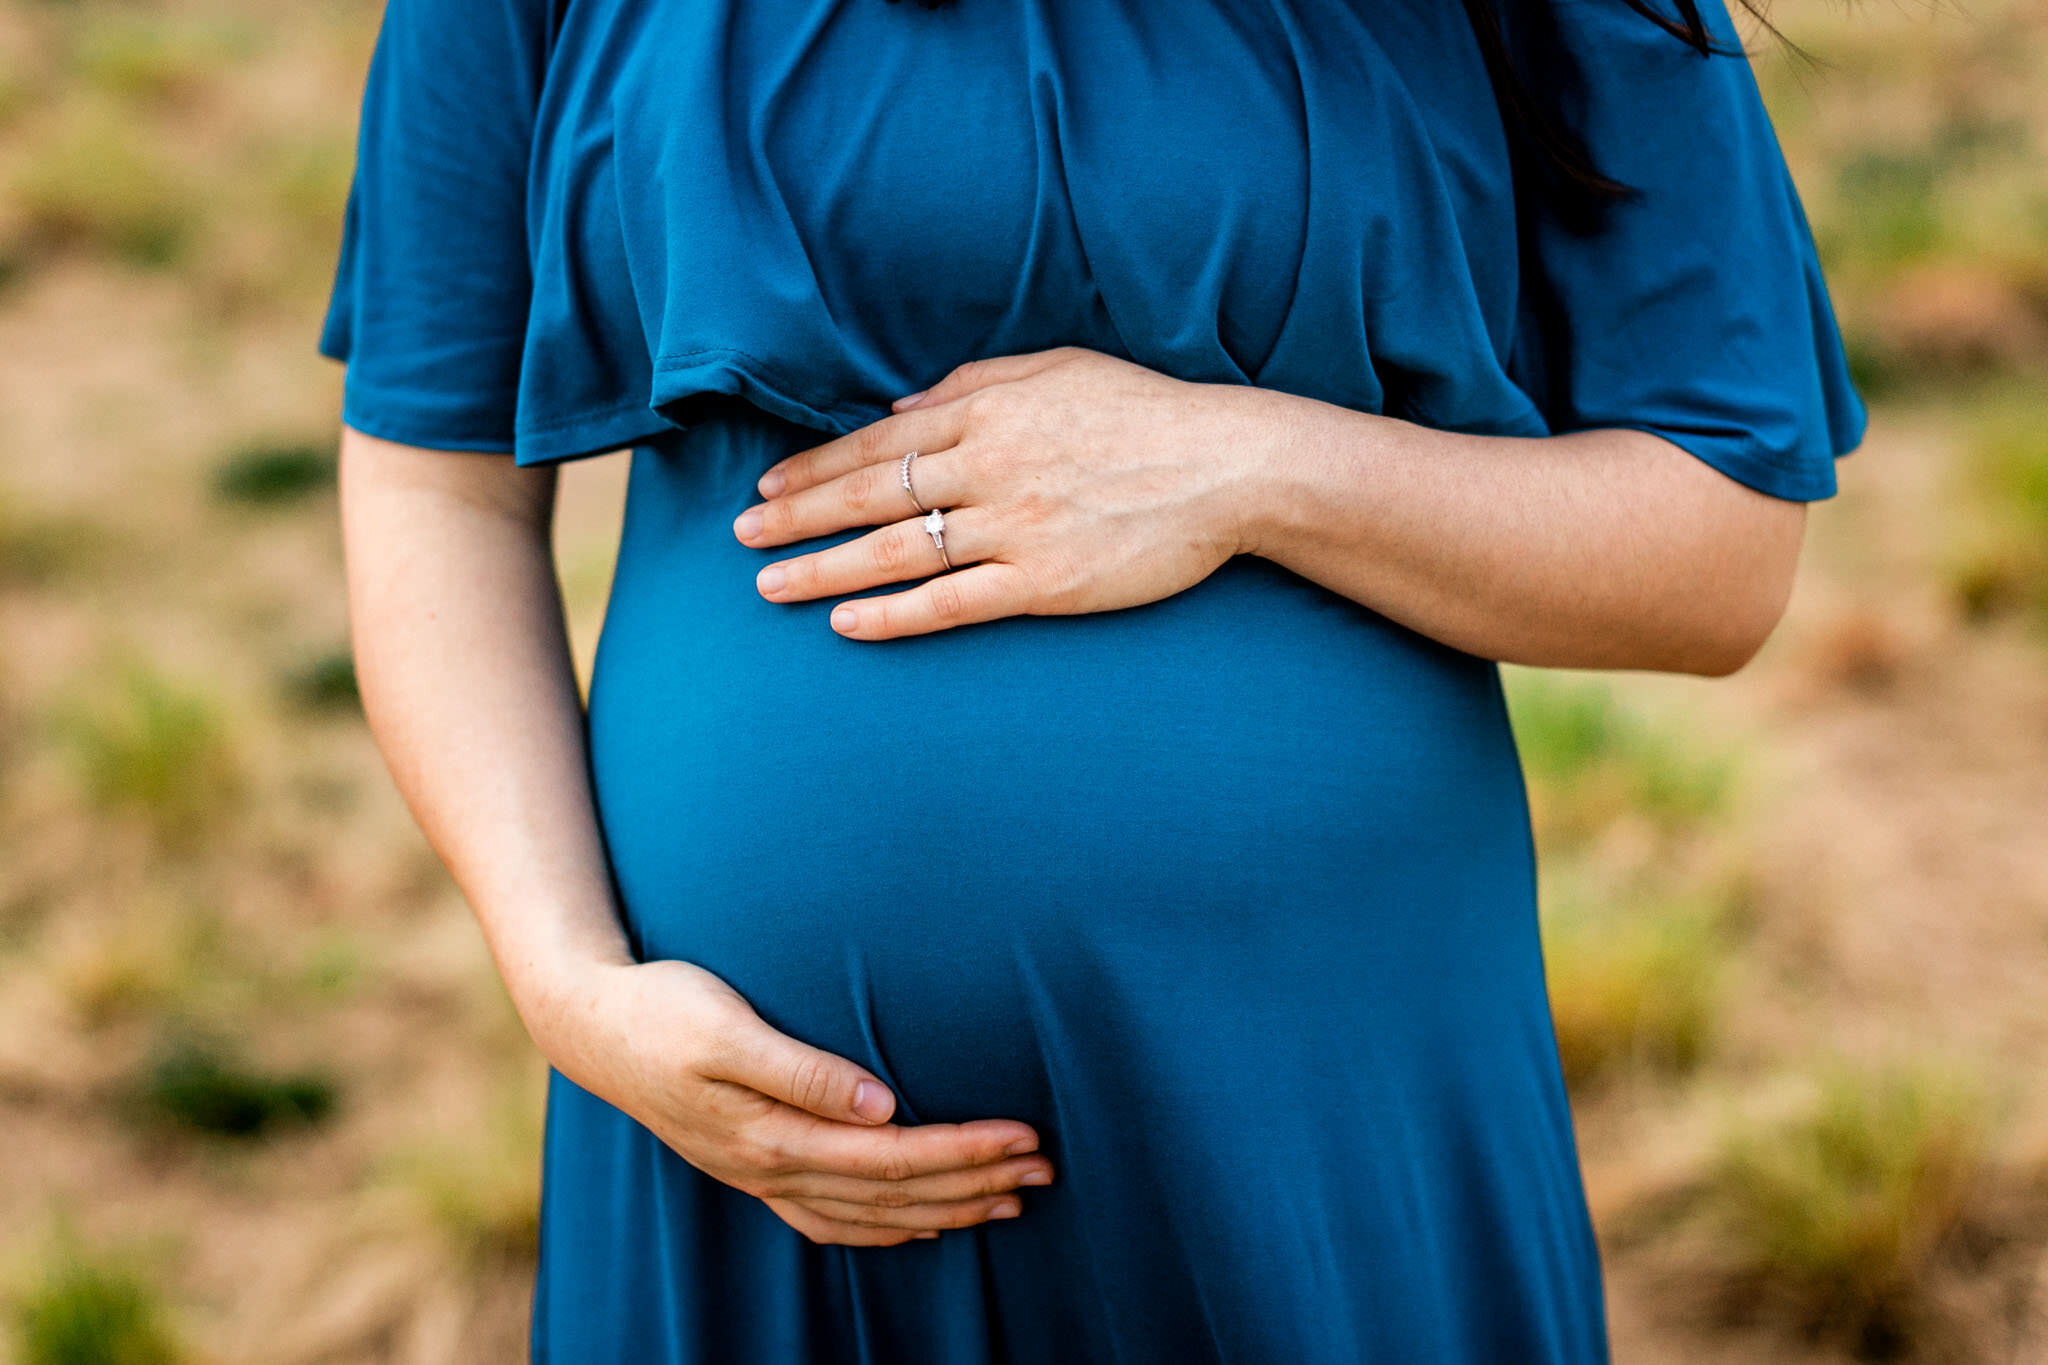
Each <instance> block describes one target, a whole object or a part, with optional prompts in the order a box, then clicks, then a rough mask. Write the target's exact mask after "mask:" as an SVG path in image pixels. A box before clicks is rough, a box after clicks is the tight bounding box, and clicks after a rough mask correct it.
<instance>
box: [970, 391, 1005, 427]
mask: <svg viewBox="0 0 2048 1365" xmlns="http://www.w3.org/2000/svg"><path fill="white" fill-rule="evenodd" d="M1009 404H1010V395H1009V393H1008V391H1007V390H1006V389H1005V387H1004V386H1003V385H1001V384H994V385H991V386H989V387H988V388H985V389H976V390H975V391H974V392H973V393H970V394H968V395H967V398H966V400H965V401H964V402H963V403H962V404H961V410H962V411H963V412H964V413H965V414H966V415H967V418H968V420H969V421H972V422H977V423H980V422H994V423H1000V422H1001V421H1002V419H1003V417H1004V415H1005V414H1006V413H1007V412H1008V411H1009Z"/></svg>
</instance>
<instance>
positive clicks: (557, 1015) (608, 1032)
mask: <svg viewBox="0 0 2048 1365" xmlns="http://www.w3.org/2000/svg"><path fill="white" fill-rule="evenodd" d="M528 994H529V997H530V998H529V999H526V1000H522V1001H520V1002H519V1003H520V1015H521V1017H522V1018H523V1019H524V1020H525V1022H526V1026H527V1030H528V1032H529V1033H531V1034H532V1035H533V1039H534V1042H535V1043H536V1044H537V1045H538V1046H539V1047H540V1049H541V1051H542V1052H543V1053H544V1054H546V1056H547V1058H548V1060H549V1062H550V1063H551V1064H552V1065H553V1066H554V1067H555V1069H556V1070H558V1071H560V1072H561V1073H562V1074H563V1075H564V1076H566V1077H568V1078H569V1079H570V1080H571V1081H574V1082H575V1083H576V1084H577V1085H579V1086H581V1087H583V1088H584V1089H585V1090H588V1091H590V1093H592V1094H593V1095H596V1096H597V1097H598V1098H600V1099H602V1100H604V1101H605V1102H606V1103H608V1104H611V1105H612V1106H614V1107H615V1108H618V1109H620V1110H623V1111H624V1112H625V1113H627V1114H629V1115H631V1116H632V1117H633V1118H634V1119H637V1120H638V1121H639V1122H640V1123H641V1124H643V1125H645V1126H646V1127H647V1128H648V1129H649V1130H651V1131H652V1132H653V1133H654V1135H655V1136H657V1137H659V1138H660V1139H661V1140H662V1141H663V1142H665V1143H667V1144H668V1146H669V1147H670V1148H672V1149H674V1151H675V1152H676V1154H677V1155H679V1156H681V1157H682V1158H683V1160H685V1161H687V1162H689V1163H690V1164H691V1165H692V1166H695V1167H696V1168H697V1169H698V1170H700V1171H703V1172H704V1173H705V1174H706V1175H709V1176H711V1177H712V1178H714V1179H716V1180H720V1181H723V1182H724V1183H726V1184H728V1185H731V1186H732V1187H734V1188H735V1189H738V1190H742V1191H745V1192H746V1193H748V1194H751V1195H754V1196H756V1197H757V1198H759V1199H761V1200H762V1201H763V1202H765V1203H766V1204H767V1205H768V1207H769V1208H770V1209H772V1210H774V1212H775V1213H776V1215H777V1216H778V1217H780V1218H781V1219H782V1221H784V1222H785V1223H788V1224H789V1225H790V1226H791V1227H793V1228H795V1229H796V1230H797V1231H798V1232H801V1233H802V1234H804V1236H806V1237H808V1238H810V1240H812V1241H813V1242H818V1243H843V1244H845V1245H849V1246H894V1245H896V1244H898V1243H901V1242H905V1241H908V1240H910V1239H911V1238H914V1237H936V1236H938V1234H939V1232H940V1230H942V1229H945V1228H961V1227H968V1226H971V1225H973V1224H976V1223H980V1222H983V1221H985V1220H987V1219H990V1218H1002V1217H1015V1216H1016V1213H1017V1211H1018V1210H1020V1209H1021V1207H1022V1195H1021V1194H1020V1193H1019V1192H1018V1187H1019V1186H1022V1185H1026V1184H1031V1185H1043V1184H1047V1183H1049V1182H1050V1181H1051V1179H1052V1163H1051V1162H1050V1161H1048V1160H1047V1159H1046V1158H1045V1157H1044V1156H1042V1155H1040V1154H1038V1151H1037V1148H1038V1135H1037V1133H1036V1132H1035V1131H1034V1130H1033V1129H1032V1128H1031V1126H1030V1125H1029V1124H1025V1123H1021V1122H1018V1121H1016V1120H1013V1119H978V1120H975V1121H974V1122H971V1123H959V1124H953V1123H926V1124H915V1125H911V1126H908V1127H906V1126H904V1125H901V1124H892V1123H889V1122H887V1120H888V1117H889V1115H890V1114H892V1113H893V1112H895V1107H896V1101H895V1097H894V1096H893V1095H891V1094H890V1093H889V1088H888V1087H887V1086H886V1085H884V1084H883V1083H882V1082H881V1081H880V1080H879V1079H878V1078H877V1077H876V1076H875V1075H874V1073H872V1072H870V1071H868V1070H867V1069H866V1068H864V1067H861V1066H858V1065H856V1064H855V1063H853V1062H851V1061H849V1060H847V1059H846V1058H844V1057H840V1056H837V1055H835V1054H833V1053H830V1052H826V1051H823V1050H822V1049H819V1048H814V1047H811V1046H810V1045H809V1044H806V1043H803V1042H799V1041H798V1040H797V1039H795V1038H792V1037H790V1036H789V1035H788V1034H786V1033H782V1032H780V1031H778V1030H777V1029H774V1028H772V1027H770V1026H769V1025H768V1023H767V1022H766V1021H764V1020H763V1019H762V1018H761V1016H760V1015H759V1014H757V1013H756V1012H755V1011H754V1008H753V1007H752V1006H751V1005H749V1004H748V1003H747V1002H746V1000H745V999H743V998H742V997H741V996H740V994H739V993H738V992H737V991H735V990H734V989H733V988H732V987H731V986H729V985H727V984H726V983H725V982H724V981H723V980H721V979H720V978H719V977H717V976H715V975H713V974H712V973H710V972H708V971H705V970H704V969H703V968H701V967H698V966H695V965H693V964H691V963H687V962H678V961H666V960H664V961H653V962H644V963H643V962H634V963H622V964H609V963H606V964H599V965H592V966H590V967H588V968H583V969H579V970H577V971H575V972H573V973H570V974H568V976H567V977H566V979H564V978H561V977H558V978H556V979H555V980H554V981H553V982H551V984H550V985H549V987H548V988H547V989H546V990H545V991H542V992H529V993H528ZM1006 1210H1007V1211H1006Z"/></svg>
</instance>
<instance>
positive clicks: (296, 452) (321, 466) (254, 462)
mask: <svg viewBox="0 0 2048 1365" xmlns="http://www.w3.org/2000/svg"><path fill="white" fill-rule="evenodd" d="M335 468H336V465H335V452H334V450H333V449H332V448H331V447H329V446H325V445H316V444H311V443H293V442H280V443H257V444H251V445H246V446H243V447H242V448H240V449H238V450H236V451H234V452H233V453H232V454H230V455H229V456H228V457H227V458H226V459H225V460H223V461H222V462H221V463H220V465H219V466H218V467H217V468H216V469H215V470H214V472H213V492H214V496H215V497H216V498H218V499H219V500H220V501H222V502H228V503H238V504H241V505H243V506H247V507H279V506H287V505H290V504H292V503H297V502H304V501H305V500H306V499H308V498H311V497H315V496H317V495H319V494H322V493H326V492H329V491H331V490H332V489H333V488H334V480H335Z"/></svg>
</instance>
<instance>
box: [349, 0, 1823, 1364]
mask: <svg viewBox="0 0 2048 1365" xmlns="http://www.w3.org/2000/svg"><path fill="white" fill-rule="evenodd" d="M1738 42H1739V35H1738V32H1737V30H1736V29H1735V28H1734V26H1733V24H1732V23H1731V18H1730V15H1729V13H1728V11H1727V10H1726V9H1724V8H1723V7H1722V5H1721V4H1720V3H1719V0H1695V3H1686V4H1683V5H1681V6H1680V7H1679V8H1678V9H1675V10H1670V11H1666V10H1660V9H1656V8H1654V7H1652V5H1651V4H1650V3H1649V0H1643V3H1641V4H1638V3H1635V0H1512V3H1503V4H1501V5H1500V6H1499V8H1498V11H1496V10H1495V9H1494V8H1493V7H1492V6H1490V5H1488V4H1485V3H1481V0H1473V3H1471V4H1469V5H1467V6H1464V7H1462V8H1461V7H1459V6H1455V5H1450V4H1446V3H1442V0H1374V2H1373V3H1369V4H1368V3H1359V2H1358V0H1172V2H1171V3H1167V2H1166V0H1157V2H1156V3H1155V2H1153V0H961V3H958V4H954V5H949V6H943V7H938V8H926V7H917V6H910V5H894V4H889V3H884V0H732V2H731V3H712V2H711V0H696V2H694V3H681V0H672V2H671V3H662V4H656V3H652V2H651V0H390V4H389V8H388V11H387V13H386V15H385V18H384V25H383V30H382V35H381V38H380V41H379V45H378V48H377V50H376V54H375V57H374V59H373V61H372V64H371V68H370V75H369V84H368V90H367V96H366V100H365V104H364V110H363V125H362V140H361V145H360V157H359V161H358V166H357V171H356V180H355V185H354V190H353V193H352V195H351V198H350V204H349V213H348V219H347V230H346V234H345V240H344V243H343V250H342V255H341V261H340V269H339V277H338V280H337V284H336V289H335V293H334V297H333V301H332V308H331V312H330V314H329V316H328V319H327V326H326V330H325V334H324V337H323V340H322V349H323V350H324V351H325V353H326V354H328V355H330V356H333V357H335V358H337V359H342V360H346V361H347V362H348V372H347V382H346V389H345V396H344V410H343V420H344V423H345V426H346V433H345V440H344V457H343V465H342V481H343V495H344V496H343V504H342V510H343V519H344V529H345V533H346V546H347V551H348V575H349V594H350V602H351V612H352V621H353V626H354V631H355V644H356V651H357V659H358V665H359V669H360V678H361V683H362V687H363V695H364V700H365V703H366V706H367V708H368V712H369V716H370V720H371V722H372V725H373V727H374V733H375V735H376V738H377V741H378V743H379V744H380V746H381V748H382V750H383V752H384V754H385V755H386V757H387V758H388V760H389V762H390V765H391V768H392V770H393V772H394V774H395V776H396V778H397V780H398V782H399V785H400V787H401V789H402V790H403V792H404V794H405V796H406V799H407V800H408V802H409V803H410V804H411V806H412V809H413V810H414V812H415V813H416V814H417V816H418V817H419V819H420V822H421V824H422V825H423V827H424V828H425V830H426V832H427V835H428V837H429V838H430V839H431V841H432V842H433V845H434V847H435V848H436V849H437V851H438V852H439V853H440V854H441V856H442V857H443V858H444V859H445V860H446V861H447V863H448V865H449V866H450V868H451V869H452V870H453V872H454V874H455V876H456V878H457V880H458V881H459V882H460V884H461V886H462V889H463V890H464V892H465V893H466V894H467V896H468V897H469V900H470V902H471V903H472V904H473V906H474V907H475V909H476V912H477V914H478V917H479V919H480V921H481V923H482V926H483V930H484V933H485V937H486V939H487V941H488V943H489V946H490V949H491V951H492V953H493V955H494V957H495V960H496V962H497V965H498V967H499V968H500V970H501V971H502V973H503V976H504V979H505V982H506V985H507V987H508V989H509V990H510V992H511V995H512V998H513V1000H514V1002H515V1004H516V1005H517V1006H518V1008H519V1011H520V1013H521V1016H522V1017H523V1019H524V1020H525V1021H526V1023H527V1025H528V1027H529V1029H530V1031H531V1033H532V1035H533V1038H534V1040H535V1042H536V1043H537V1045H538V1046H539V1047H540V1049H541V1050H542V1051H543V1052H544V1053H545V1055H546V1057H547V1059H548V1061H549V1062H550V1063H551V1064H552V1070H551V1073H550V1087H551V1088H550V1091H549V1097H548V1114H547V1145H546V1156H545V1168H544V1172H543V1198H542V1210H541V1251H540V1265H539V1272H538V1282H537V1289H536V1293H535V1298H534V1303H533V1324H532V1349H533V1355H534V1358H535V1359H536V1360H537V1361H542V1362H555V1363H556V1365H569V1363H570V1362H608V1363H609V1362H636V1363H638V1362H659V1363H662V1365H667V1363H670V1362H690V1363H692V1365H768V1363H770V1362H867V1363H868V1365H924V1363H926V1362H931V1363H933V1365H995V1363H996V1362H1002V1363H1003V1365H1041V1363H1043V1365H1052V1363H1054V1362H1058V1363H1060V1365H1072V1363H1074V1362H1081V1363H1083V1365H1086V1363H1087V1362H1172V1363H1173V1365H1183V1363H1186V1362H1235V1363H1236V1365H1273V1363H1275V1362H1286V1363H1288V1365H1300V1363H1302V1362H1311V1363H1313V1365H1338V1362H1346V1363H1349V1362H1358V1361H1384V1362H1403V1363H1404V1365H1405V1363H1408V1362H1433V1363H1435V1365H1499V1363H1500V1362H1509V1361H1512V1362H1517V1363H1518V1365H1536V1363H1539V1362H1574V1363H1582V1362H1594V1361H1601V1360H1604V1359H1605V1357H1606V1354H1607V1343H1606V1332H1605V1320H1604V1306H1603V1300H1602V1295H1601V1284H1600V1266H1599V1261H1598V1256H1597V1252H1596V1246H1595V1243H1594V1240H1593V1235H1592V1228H1591V1225H1590V1222H1589V1219H1588V1214H1587V1208H1586V1204H1585V1200H1584V1194H1583V1190H1582V1187H1581V1182H1580V1172H1579V1166H1578V1160H1577V1153H1576V1150H1575V1141H1574V1136H1573V1131H1572V1125H1571V1116H1570V1111H1569V1109H1568V1108H1567V1105H1566V1097H1565V1092H1564V1088H1563V1085H1562V1083H1561V1079H1560V1073H1559V1065H1558V1057H1557V1051H1556V1042H1555V1038H1554V1036H1553V1034H1552V1031H1551V1023H1550V1015H1549V1011H1548V1004H1549V1002H1548V999H1547V996H1546V991H1545V982H1544V976H1543V961H1542V954H1541V946H1540V944H1539V941H1538V931H1537V930H1538V926H1537V917H1536V893H1535V877H1534V865H1533V851H1532V846H1531V838H1530V826H1529V818H1528V810H1527V806H1526V804H1525V792H1524V787H1523V781H1522V772H1521V768H1520V765H1519V763H1518V761H1517V755H1516V751H1515V747H1514V743H1513V736H1512V734H1511V732H1510V730H1509V725H1508V718H1507V714H1506V711H1505V709H1504V707H1503V704H1502V693H1501V685H1500V675H1499V669H1498V666H1497V664H1498V661H1501V660H1511V661H1517V662H1521V663H1525V664H1532V665H1541V666H1553V667H1592V668H1615V669H1657V670H1667V671H1679V672H1688V673H1698V674H1709V675H1718V674H1725V673H1728V672H1730V671H1732V670H1734V669H1737V668H1739V667H1741V666H1742V665H1743V663H1744V662H1745V661H1746V660H1748V659H1749V658H1750V657H1751V656H1752V655H1753V654H1754V652H1755V651H1756V650H1757V648H1758V647H1759V645H1760V644H1761V643H1762V642H1763V641H1764V640H1765V638H1766V637H1767V636H1768V635H1769V633H1770V632H1771V630H1772V628H1773V626H1774V624H1775V623H1776V621H1777V620H1778V618H1779V616H1780V614H1781V612H1782V610H1783V607H1784V603H1785V601H1786V597H1787V594H1788V592H1789V589H1790V582H1791V575H1792V570H1793V565H1794V562H1795V559H1796V557H1797V553H1798V549H1799V544H1800V536H1801V530H1802V526H1803V521H1804V515H1805V506H1804V504H1806V503H1807V502H1811V501H1813V500H1816V499H1821V498H1825V497H1828V496H1829V495H1831V494H1832V493H1833V492H1834V491H1835V479H1834V472H1835V471H1834V461H1835V459H1836V457H1838V456H1840V455H1843V454H1845V453H1847V452H1848V451H1849V450H1851V449H1852V448H1854V447H1855V445H1856V444H1857V442H1858V441H1859V439H1860V437H1861V434H1862V429H1863V423H1864V412H1863V407H1862V404H1861V402H1860V401H1859V399H1858V396H1857V394H1856V393H1855V391H1854V390H1853V389H1852V387H1851V385H1850V382H1849V379H1848V376H1847V372H1846V369H1845V365H1844V361H1843V354H1842V349H1841V343H1840V338H1839V335H1838V332H1837V328H1836V323H1835V320H1834V317H1833V315H1832V312H1831V309H1830V305H1829V301H1828V296H1827V291H1826V288H1825V285H1824V282H1823V279H1822V276H1821V273H1820V268H1819V265H1818V262H1817V259H1816V256H1815V254H1814V247H1813V241H1812V238H1811V236H1810V234H1809V230H1808V226H1807V221H1806V218H1805V216H1804V213H1803V210H1802V208H1801V206H1800V203H1799V200H1798V198H1797V197H1796V195H1795V193H1794V189H1793V186H1792V183H1791V181H1790V179H1789V177H1788V174H1787V171H1786V168H1785V164H1784V161H1783V159H1782V156H1781V153H1780V150H1779V147H1778V144H1777V141H1776V139H1775V137H1774V135H1773V131H1772V128H1771V125H1770V123H1769V120H1768V119H1767V117H1766V114H1765V111H1764V108H1763V106H1762V103H1761V101H1760V99H1759V96H1758V92H1757V88H1756V85H1755V83H1754V79H1753V76H1752V73H1751V70H1750V67H1749V65H1748V62H1747V60H1746V58H1745V56H1744V55H1743V53H1742V51H1741V49H1740V47H1739V45H1738ZM619 448H630V449H631V451H632V456H631V460H632V464H631V472H630V479H629V487H628V493H627V501H626V511H625V526H624V532H623V537H622V541H621V544H620V547H619V557H618V565H617V573H616V577H615V580H614V583H613V587H612V594H611V599H610V604H609V608H608V611H607V614H606V616H605V621H604V630H603V635H602V638H601V640H600V642H599V646H598V654H597V661H596V666H595V674H594V677H593V680H592V683H591V691H590V695H589V700H588V706H587V710H586V708H585V706H584V705H583V704H582V702H581V701H580V699H579V697H578V693H577V689H576V685H575V680H574V676H573V672H572V669H571V665H570V655H569V653H568V649H567V645H566V641H565V634H564V630H563V624H562V617H561V608H560V602H559V598H558V594H557V585H556V581H555V578H554V576H553V571H552V566H551V560H550V555H549V525H550V510H551V506H552V499H553V494H554V488H555V478H556V469H555V466H556V465H557V464H558V463H559V462H561V461H564V460H570V459H575V458H578V457H583V456H590V455H595V454H599V453H602V452H605V451H610V450H614V449H619ZM927 514H929V515H927Z"/></svg>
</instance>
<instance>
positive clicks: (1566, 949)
mask: <svg viewBox="0 0 2048 1365" xmlns="http://www.w3.org/2000/svg"><path fill="white" fill-rule="evenodd" d="M1730 919H1731V917H1730V915H1729V913H1728V909H1727V907H1726V905H1725V904H1723V903H1722V902H1721V901H1720V900H1719V899H1717V898H1716V897H1714V896H1713V895H1711V894H1709V893H1706V892H1696V893H1694V894H1692V895H1690V896H1684V897H1675V898H1657V897H1654V896H1650V895H1637V896H1617V897H1612V898H1603V897H1599V896H1596V895H1594V894H1592V893H1591V891H1590V889H1589V888H1588V887H1586V886H1585V885H1583V884H1581V883H1571V882H1562V883H1561V880H1560V879H1557V878H1551V877H1549V876H1546V878H1545V886H1544V891H1543V898H1542V925H1543V958H1544V976H1545V980H1546V984H1547V987H1548V992H1549V996H1550V1009H1551V1020H1552V1024H1553V1026H1554V1029H1555V1031H1556V1035H1557V1050H1558V1058H1559V1060H1560V1062H1561V1063H1562V1064H1563V1067H1564V1076H1565V1081H1566V1083H1567V1084H1568V1085H1570V1086H1572V1087H1573V1088H1575V1089H1578V1088H1583V1087H1585V1086H1588V1085H1590V1084H1592V1083H1594V1082H1596V1081H1599V1080H1602V1079H1604V1078H1606V1077H1608V1076H1611V1075H1613V1074H1615V1073H1618V1072H1620V1071H1623V1070H1637V1071H1654V1072H1662V1073H1666V1074H1672V1075H1681V1074H1684V1073H1686V1072H1689V1071H1691V1070H1692V1069H1693V1068H1694V1067H1696V1066H1697V1065H1698V1064H1699V1063H1700V1062H1701V1061H1702V1060H1703V1059H1704V1058H1705V1057H1706V1056H1707V1054H1708V1052H1709V1049H1710V1048H1711V1046H1712V1043H1713V1039H1714V1034H1715V1031H1716V1027H1717V1023H1718V1020H1719V1018H1720V1014H1721V1008H1722V999H1723V986H1724V981H1725V978H1726V975H1727V965H1728V961H1729V958H1730V953H1731V943H1730V939H1731V933H1730Z"/></svg>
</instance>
